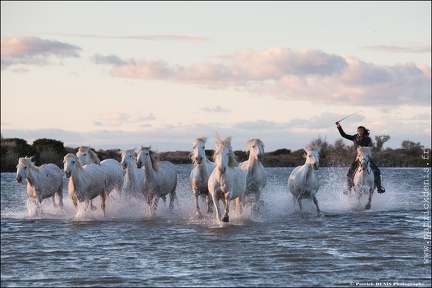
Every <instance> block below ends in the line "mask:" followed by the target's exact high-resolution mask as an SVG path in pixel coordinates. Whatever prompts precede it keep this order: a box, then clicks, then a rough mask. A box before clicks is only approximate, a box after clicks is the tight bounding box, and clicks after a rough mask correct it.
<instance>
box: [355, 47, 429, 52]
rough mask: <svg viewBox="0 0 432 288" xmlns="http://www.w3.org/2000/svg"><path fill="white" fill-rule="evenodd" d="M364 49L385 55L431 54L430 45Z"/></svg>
mask: <svg viewBox="0 0 432 288" xmlns="http://www.w3.org/2000/svg"><path fill="white" fill-rule="evenodd" d="M363 48H366V49H370V50H374V51H378V52H385V53H431V46H430V45H413V46H397V45H375V46H374V45H372V46H364V47H363Z"/></svg>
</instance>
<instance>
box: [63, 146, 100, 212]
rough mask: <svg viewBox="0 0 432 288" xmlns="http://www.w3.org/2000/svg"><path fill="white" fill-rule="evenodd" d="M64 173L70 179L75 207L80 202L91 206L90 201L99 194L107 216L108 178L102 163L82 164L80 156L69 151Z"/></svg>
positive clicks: (65, 160)
mask: <svg viewBox="0 0 432 288" xmlns="http://www.w3.org/2000/svg"><path fill="white" fill-rule="evenodd" d="M63 164H64V173H65V176H66V178H70V179H69V184H68V194H69V197H70V198H71V200H72V202H73V204H74V206H75V208H76V207H77V205H78V202H84V201H85V203H86V208H89V206H90V201H91V200H92V199H94V198H96V197H97V196H100V197H101V208H102V215H103V216H104V217H105V196H106V185H107V178H106V175H105V172H104V170H103V168H102V166H101V165H97V164H88V165H84V166H83V165H82V164H81V162H80V161H79V160H78V157H77V156H76V155H75V154H73V153H68V154H66V156H65V157H64V159H63Z"/></svg>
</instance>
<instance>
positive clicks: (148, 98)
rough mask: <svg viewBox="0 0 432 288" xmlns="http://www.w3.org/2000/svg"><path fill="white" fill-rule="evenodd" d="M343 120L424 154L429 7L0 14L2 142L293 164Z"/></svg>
mask: <svg viewBox="0 0 432 288" xmlns="http://www.w3.org/2000/svg"><path fill="white" fill-rule="evenodd" d="M353 113H356V114H354V115H352V116H350V117H348V118H346V119H344V120H343V121H342V122H341V125H342V127H343V129H344V130H345V132H346V133H347V134H351V135H352V134H355V133H356V131H357V127H358V126H360V125H362V126H365V127H366V128H367V129H370V132H371V137H372V140H373V142H375V136H381V135H389V136H390V140H389V141H388V142H386V143H385V144H384V148H392V149H398V148H401V143H402V142H403V141H406V140H407V141H412V142H415V143H420V144H421V145H422V146H424V147H426V148H430V147H431V2H430V1H417V2H416V1H409V2H403V1H402V2H400V1H397V2H387V1H383V2H375V1H370V2H362V1H360V2H313V1H301V2H296V1H287V2H283V1H277V2H272V1H265V2H259V1H258V2H255V1H253V2H243V1H240V2H231V1H229V2H213V1H211V2H194V1H192V2H177V1H175V2H164V1H161V2H158V1H154V2H150V1H142V2H134V1H131V2H128V1H121V2H111V1H109V2H86V1H75V2H72V1H71V2H61V1H60V2H37V1H34V2H33V1H31V2H19V1H10V2H9V1H2V2H1V134H2V137H3V138H21V139H24V140H27V142H28V143H29V144H31V143H32V142H33V141H34V140H37V139H41V138H47V139H54V140H58V141H62V142H63V143H64V145H65V146H66V147H72V148H76V147H79V146H82V145H84V146H91V147H93V148H95V149H96V150H99V149H103V150H107V149H133V148H136V147H140V146H150V145H151V146H152V148H153V149H154V150H157V151H159V152H165V151H189V150H191V149H192V141H193V140H194V139H195V138H196V137H198V136H205V137H207V138H208V140H207V144H206V149H214V145H215V135H216V133H218V134H219V135H220V136H221V137H222V138H226V137H232V141H231V142H232V146H233V149H234V150H245V149H246V142H247V141H248V140H249V139H254V138H259V139H261V140H262V141H263V142H264V145H265V150H266V152H271V151H275V150H277V149H283V148H286V149H291V150H293V151H295V150H298V149H302V148H304V147H305V146H306V145H307V144H309V143H311V142H312V141H314V140H315V139H318V138H321V139H323V140H325V141H327V142H328V143H329V144H334V143H335V141H337V140H338V139H341V136H340V134H339V132H338V131H337V129H336V125H335V122H336V121H338V120H340V119H342V118H344V117H346V116H348V115H351V114H353ZM344 141H345V142H344V143H345V144H346V145H351V144H352V143H351V142H350V141H349V140H344Z"/></svg>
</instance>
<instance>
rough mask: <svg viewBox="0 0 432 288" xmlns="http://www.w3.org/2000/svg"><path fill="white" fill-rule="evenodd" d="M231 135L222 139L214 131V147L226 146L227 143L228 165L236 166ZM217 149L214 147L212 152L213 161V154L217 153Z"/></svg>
mask: <svg viewBox="0 0 432 288" xmlns="http://www.w3.org/2000/svg"><path fill="white" fill-rule="evenodd" d="M231 138H232V137H231V136H229V137H227V138H225V140H222V138H221V137H220V136H219V134H217V133H216V147H220V146H226V145H229V160H228V166H230V167H237V166H238V164H239V163H238V161H237V157H236V156H235V154H234V151H233V150H232V147H231ZM217 151H218V149H216V150H215V151H214V152H213V161H215V160H216V159H215V156H216V153H217Z"/></svg>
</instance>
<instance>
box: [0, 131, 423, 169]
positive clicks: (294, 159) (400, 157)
mask: <svg viewBox="0 0 432 288" xmlns="http://www.w3.org/2000/svg"><path fill="white" fill-rule="evenodd" d="M389 139H390V136H388V135H381V136H375V148H374V150H375V151H374V154H373V158H374V161H375V163H376V164H377V165H378V167H428V165H429V164H428V163H429V162H430V161H425V159H424V156H425V155H427V156H428V157H429V153H430V148H425V147H424V146H422V145H421V144H420V143H414V142H412V141H408V140H405V141H403V142H402V143H401V148H399V149H391V148H386V149H383V144H384V143H385V142H386V141H388V140H389ZM346 142H347V141H345V140H344V139H342V138H340V139H338V140H336V142H335V143H334V144H329V143H328V142H327V141H326V140H325V139H322V138H320V137H318V138H316V139H314V140H313V141H311V143H309V144H315V145H320V146H321V150H320V166H321V167H331V166H333V167H346V166H349V165H350V163H351V162H352V161H353V159H354V158H355V150H354V146H353V145H352V144H351V145H346ZM78 148H79V147H64V145H63V142H61V141H57V140H52V139H45V138H43V139H38V140H35V141H34V142H33V143H32V144H31V145H30V144H28V143H27V141H26V140H23V139H20V138H3V136H2V138H1V172H15V171H16V165H17V164H18V159H19V157H25V156H34V161H35V164H36V165H37V166H39V165H42V164H46V163H54V164H56V165H58V166H59V167H60V168H61V169H63V157H64V156H65V155H66V154H67V153H76V152H77V151H78ZM94 151H95V152H96V153H97V154H98V157H99V159H100V160H101V161H102V160H104V159H110V158H112V159H116V160H118V161H120V160H121V159H120V155H119V153H118V152H119V151H120V149H110V150H102V149H100V150H98V151H96V150H94ZM234 153H235V154H236V156H237V159H238V161H239V162H241V161H244V160H247V157H248V155H247V153H246V151H241V150H236V151H235V152H234ZM158 154H159V160H167V161H171V162H173V163H175V164H190V163H191V160H190V158H189V154H190V151H175V152H161V153H158ZM303 154H304V150H303V149H299V150H296V151H291V150H289V149H286V148H282V149H278V150H276V151H272V152H266V153H265V156H264V160H263V165H264V167H296V166H299V165H303V164H304V158H303ZM206 155H207V157H208V158H209V159H211V157H212V155H213V150H206Z"/></svg>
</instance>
